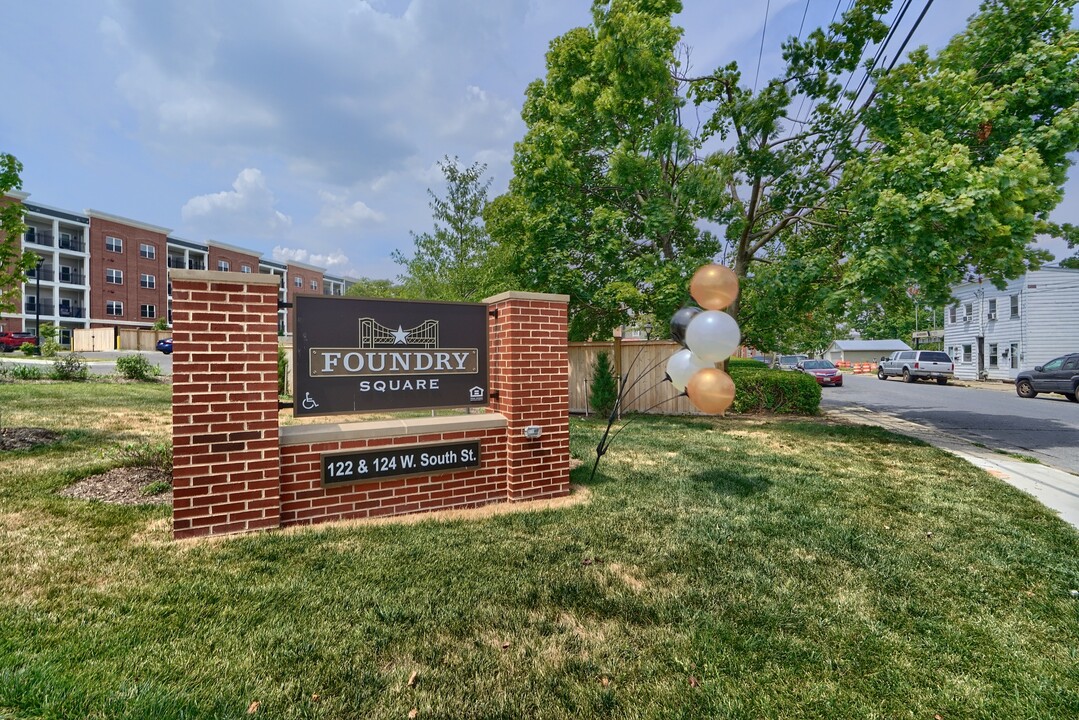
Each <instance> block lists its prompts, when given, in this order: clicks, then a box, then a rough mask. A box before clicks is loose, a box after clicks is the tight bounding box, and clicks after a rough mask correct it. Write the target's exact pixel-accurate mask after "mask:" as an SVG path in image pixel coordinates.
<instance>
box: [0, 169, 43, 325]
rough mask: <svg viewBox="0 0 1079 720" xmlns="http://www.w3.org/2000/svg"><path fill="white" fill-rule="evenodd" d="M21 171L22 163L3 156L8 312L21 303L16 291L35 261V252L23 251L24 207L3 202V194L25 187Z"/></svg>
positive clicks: (2, 264)
mask: <svg viewBox="0 0 1079 720" xmlns="http://www.w3.org/2000/svg"><path fill="white" fill-rule="evenodd" d="M21 172H22V163H20V162H19V161H18V160H17V159H16V158H15V156H14V155H9V154H8V153H0V310H2V311H7V312H10V311H12V310H14V309H16V307H17V304H18V300H17V298H15V297H14V293H13V291H14V290H15V288H17V287H18V286H19V283H22V282H25V281H26V273H27V271H28V270H30V269H31V268H33V267H34V261H35V255H34V254H33V253H31V252H24V251H23V249H22V234H23V233H24V232H26V224H25V223H24V222H23V209H22V205H21V204H19V203H12V202H6V201H5V199H4V193H7V192H9V191H11V190H18V189H20V188H21V187H22V179H21V178H20V177H19V174H20V173H21Z"/></svg>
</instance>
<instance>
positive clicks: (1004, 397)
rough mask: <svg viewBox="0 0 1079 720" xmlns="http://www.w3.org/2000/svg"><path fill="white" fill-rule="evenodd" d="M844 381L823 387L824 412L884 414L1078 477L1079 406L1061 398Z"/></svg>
mask: <svg viewBox="0 0 1079 720" xmlns="http://www.w3.org/2000/svg"><path fill="white" fill-rule="evenodd" d="M843 382H844V387H841V388H822V393H821V394H822V398H821V407H822V409H829V410H841V409H842V408H843V407H845V406H856V407H861V408H865V409H868V410H871V411H873V412H878V413H885V414H888V415H892V416H894V417H897V418H900V419H902V420H906V421H909V422H914V423H918V424H920V425H925V426H929V427H932V428H935V429H937V430H940V431H942V432H946V433H949V434H952V435H956V436H959V437H962V438H965V439H967V440H970V441H971V442H975V443H981V444H983V445H986V446H988V447H990V448H993V449H997V450H1004V451H1007V452H1017V453H1022V454H1024V455H1030V456H1032V457H1035V458H1037V459H1038V460H1039V461H1041V462H1042V463H1044V464H1046V465H1050V466H1052V467H1056V468H1060V469H1062V470H1066V471H1069V472H1072V473H1075V474H1079V403H1073V402H1069V401H1068V400H1066V399H1065V398H1064V396H1062V395H1039V396H1038V397H1037V398H1034V399H1032V400H1024V399H1023V398H1020V397H1019V396H1017V395H1016V394H1015V389H1014V388H1013V387H1012V386H1011V385H1003V384H998V385H988V384H987V385H986V386H984V387H962V386H957V385H951V384H949V385H937V384H936V383H935V382H917V383H911V384H906V383H904V382H902V381H900V380H897V379H889V380H886V381H882V380H878V379H877V377H876V376H875V375H854V374H852V373H846V374H845V375H844V377H843Z"/></svg>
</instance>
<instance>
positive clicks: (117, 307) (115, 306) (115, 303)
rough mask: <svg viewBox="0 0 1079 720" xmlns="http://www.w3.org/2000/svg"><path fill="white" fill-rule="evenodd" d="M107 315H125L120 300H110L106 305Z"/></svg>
mask: <svg viewBox="0 0 1079 720" xmlns="http://www.w3.org/2000/svg"><path fill="white" fill-rule="evenodd" d="M105 314H106V315H111V316H112V317H120V316H121V315H123V314H124V304H123V303H122V302H120V301H119V300H109V301H108V302H106V303H105Z"/></svg>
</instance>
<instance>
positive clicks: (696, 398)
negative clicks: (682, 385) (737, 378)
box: [686, 368, 734, 415]
mask: <svg viewBox="0 0 1079 720" xmlns="http://www.w3.org/2000/svg"><path fill="white" fill-rule="evenodd" d="M686 394H687V395H689V401H690V402H691V403H693V406H694V407H696V408H697V409H698V410H700V411H701V412H703V413H708V414H709V415H719V414H721V413H724V412H726V411H727V408H729V407H730V406H731V403H733V402H734V380H731V376H730V375H728V374H727V373H725V372H723V371H722V370H720V369H719V368H704V369H703V370H698V371H697V372H696V373H695V374H694V375H693V377H691V378H690V379H689V382H688V383H686Z"/></svg>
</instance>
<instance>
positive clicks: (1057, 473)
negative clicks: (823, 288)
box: [824, 383, 1079, 530]
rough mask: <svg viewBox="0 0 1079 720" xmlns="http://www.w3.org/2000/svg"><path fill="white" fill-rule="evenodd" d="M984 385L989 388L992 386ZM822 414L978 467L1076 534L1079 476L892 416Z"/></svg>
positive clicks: (849, 410)
mask: <svg viewBox="0 0 1079 720" xmlns="http://www.w3.org/2000/svg"><path fill="white" fill-rule="evenodd" d="M982 384H983V383H978V384H977V385H976V387H980V386H981V385H982ZM985 384H989V385H991V384H993V383H985ZM999 384H1000V385H1001V386H1002V387H1003V389H1005V390H1010V391H1012V392H1014V389H1013V388H1012V386H1011V385H1006V384H1004V383H999ZM824 413H825V414H826V415H832V416H835V417H840V418H843V419H844V420H847V421H850V422H854V423H859V424H862V425H875V426H877V427H882V428H884V429H886V430H891V431H892V432H895V433H899V434H901V435H908V436H910V437H913V438H917V439H919V440H921V441H923V442H926V443H928V444H930V445H933V446H935V447H938V448H940V449H941V450H945V451H947V452H950V453H952V454H953V455H956V456H957V457H961V458H963V459H964V460H966V461H967V462H969V463H970V464H971V465H974V466H975V467H979V468H981V469H983V470H985V471H986V472H988V473H989V474H990V475H992V476H994V477H997V478H1000V479H1001V480H1003V481H1004V482H1006V483H1008V484H1009V485H1011V486H1013V487H1016V488H1018V489H1020V490H1022V491H1023V492H1025V493H1027V494H1029V495H1032V496H1034V498H1036V499H1037V500H1038V501H1040V502H1041V503H1042V504H1043V505H1045V506H1046V507H1047V508H1049V509H1050V510H1053V511H1054V512H1056V513H1057V515H1059V516H1060V518H1061V519H1062V520H1064V521H1065V522H1067V523H1070V524H1071V525H1072V526H1073V527H1075V528H1076V529H1077V530H1079V476H1075V475H1072V474H1071V473H1069V472H1065V471H1063V470H1058V469H1056V468H1053V467H1049V466H1048V465H1041V464H1038V463H1029V462H1024V461H1023V460H1019V459H1016V458H1013V457H1010V456H1008V455H1002V454H1001V453H998V452H995V451H994V450H993V449H991V448H984V447H979V446H977V445H975V444H974V443H973V442H971V441H969V440H966V439H964V438H961V437H957V436H955V435H949V434H948V433H945V432H941V431H940V430H937V429H936V428H930V427H926V426H924V425H919V424H917V423H912V422H910V421H907V420H902V419H900V418H897V417H895V416H893V415H887V414H884V413H878V412H873V411H871V410H867V409H865V408H863V407H858V406H855V405H848V406H845V407H842V408H837V409H834V410H825V411H824Z"/></svg>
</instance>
